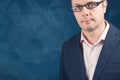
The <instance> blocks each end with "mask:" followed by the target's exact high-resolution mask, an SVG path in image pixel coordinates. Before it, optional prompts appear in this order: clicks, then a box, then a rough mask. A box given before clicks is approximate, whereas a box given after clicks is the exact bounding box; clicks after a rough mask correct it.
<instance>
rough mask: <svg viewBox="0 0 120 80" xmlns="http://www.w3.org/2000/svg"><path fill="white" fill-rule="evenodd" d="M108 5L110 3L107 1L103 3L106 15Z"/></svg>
mask: <svg viewBox="0 0 120 80" xmlns="http://www.w3.org/2000/svg"><path fill="white" fill-rule="evenodd" d="M107 5H108V2H107V0H106V1H105V2H103V9H104V13H106V9H107Z"/></svg>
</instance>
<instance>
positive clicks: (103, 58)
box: [93, 25, 120, 80]
mask: <svg viewBox="0 0 120 80" xmlns="http://www.w3.org/2000/svg"><path fill="white" fill-rule="evenodd" d="M117 32H118V31H117V29H116V28H115V27H113V26H112V25H111V26H110V29H109V31H108V34H107V36H106V40H105V42H104V45H103V48H102V51H101V54H100V57H99V59H98V63H97V66H96V69H95V73H94V76H93V80H99V78H100V76H101V74H102V72H103V69H104V67H105V65H106V64H107V62H108V61H109V59H110V57H111V55H112V54H113V53H114V52H113V51H114V49H115V47H116V45H117V43H118V42H119V40H120V39H119V38H117V37H116V36H117Z"/></svg>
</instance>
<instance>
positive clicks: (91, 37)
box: [82, 22, 105, 44]
mask: <svg viewBox="0 0 120 80" xmlns="http://www.w3.org/2000/svg"><path fill="white" fill-rule="evenodd" d="M104 30H105V22H103V24H102V25H100V26H98V27H97V28H96V29H95V30H93V31H82V32H83V34H84V36H85V38H86V40H87V41H88V42H89V43H90V44H94V43H96V42H97V41H98V40H99V38H100V36H101V34H102V33H103V31H104Z"/></svg>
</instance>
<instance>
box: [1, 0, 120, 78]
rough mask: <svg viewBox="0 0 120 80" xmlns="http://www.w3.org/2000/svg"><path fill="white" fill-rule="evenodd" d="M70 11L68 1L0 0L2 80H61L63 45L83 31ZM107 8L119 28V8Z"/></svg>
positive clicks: (108, 13) (110, 19)
mask: <svg viewBox="0 0 120 80" xmlns="http://www.w3.org/2000/svg"><path fill="white" fill-rule="evenodd" d="M115 1H119V0H115ZM117 3H118V2H115V5H117ZM110 5H112V0H111V2H110ZM118 5H119V4H118ZM69 8H70V5H69V3H68V2H67V0H0V80H59V58H60V52H61V45H62V43H63V42H64V41H65V40H67V39H69V38H70V37H72V36H73V35H75V34H76V33H78V32H79V30H80V29H79V27H78V24H77V23H76V21H75V19H74V17H73V14H72V12H71V11H70V10H69ZM108 8H109V9H108V12H107V14H106V16H107V19H109V21H110V22H112V23H114V24H115V25H119V27H120V24H119V22H118V20H117V19H120V10H119V8H118V7H116V6H114V5H112V6H109V7H108ZM116 15H118V16H119V17H118V16H117V17H116Z"/></svg>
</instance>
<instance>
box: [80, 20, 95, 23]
mask: <svg viewBox="0 0 120 80" xmlns="http://www.w3.org/2000/svg"><path fill="white" fill-rule="evenodd" d="M92 21H94V20H93V19H85V20H82V23H90V22H92Z"/></svg>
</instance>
